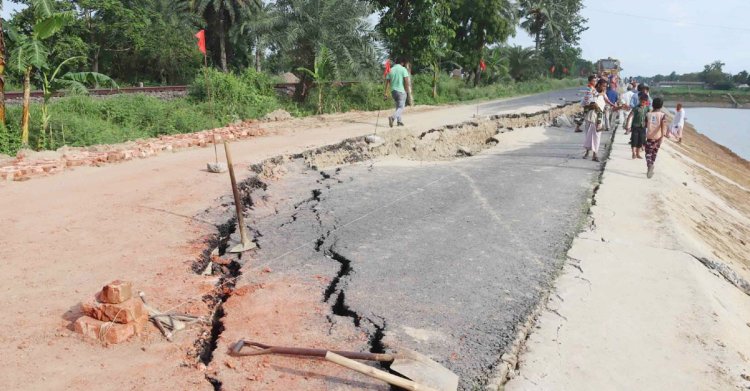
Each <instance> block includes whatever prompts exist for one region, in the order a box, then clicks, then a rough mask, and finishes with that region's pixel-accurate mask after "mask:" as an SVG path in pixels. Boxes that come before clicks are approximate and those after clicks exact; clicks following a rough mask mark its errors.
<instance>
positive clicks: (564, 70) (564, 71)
mask: <svg viewBox="0 0 750 391" xmlns="http://www.w3.org/2000/svg"><path fill="white" fill-rule="evenodd" d="M563 73H564V74H566V75H567V74H568V67H565V68H563Z"/></svg>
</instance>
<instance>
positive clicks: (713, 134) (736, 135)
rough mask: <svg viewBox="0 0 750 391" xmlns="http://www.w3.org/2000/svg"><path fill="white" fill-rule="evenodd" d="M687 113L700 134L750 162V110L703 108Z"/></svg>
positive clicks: (690, 121)
mask: <svg viewBox="0 0 750 391" xmlns="http://www.w3.org/2000/svg"><path fill="white" fill-rule="evenodd" d="M686 112H687V122H689V123H690V124H692V125H693V126H694V127H695V129H696V130H698V132H700V133H703V134H704V135H706V136H708V137H709V138H711V139H712V140H714V141H715V142H717V143H719V144H721V145H723V146H725V147H727V148H729V149H731V150H732V151H733V152H734V153H736V154H737V155H739V156H740V157H742V158H743V159H746V160H750V110H743V109H720V108H704V107H701V108H690V109H687V110H686Z"/></svg>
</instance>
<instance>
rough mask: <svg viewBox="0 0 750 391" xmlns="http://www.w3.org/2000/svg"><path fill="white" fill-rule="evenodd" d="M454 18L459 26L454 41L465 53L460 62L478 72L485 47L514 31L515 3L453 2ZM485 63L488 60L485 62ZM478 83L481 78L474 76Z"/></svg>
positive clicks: (505, 0) (500, 0) (488, 0)
mask: <svg viewBox="0 0 750 391" xmlns="http://www.w3.org/2000/svg"><path fill="white" fill-rule="evenodd" d="M452 7H453V11H452V12H451V17H452V18H453V20H454V23H455V24H456V26H457V29H456V38H455V40H454V43H453V47H454V49H455V50H457V51H459V52H460V53H462V58H461V61H460V62H461V64H462V65H463V67H464V68H466V69H473V70H475V71H477V72H478V71H479V61H480V60H481V59H483V58H484V57H485V47H486V46H493V45H496V44H500V43H503V42H505V41H506V40H507V39H508V37H510V36H511V35H512V34H513V33H514V32H515V26H516V12H515V11H516V10H515V3H512V2H510V1H508V0H460V1H454V2H453V4H452ZM485 63H486V61H485ZM474 80H475V84H476V83H477V82H478V81H479V80H478V79H477V78H475V79H474Z"/></svg>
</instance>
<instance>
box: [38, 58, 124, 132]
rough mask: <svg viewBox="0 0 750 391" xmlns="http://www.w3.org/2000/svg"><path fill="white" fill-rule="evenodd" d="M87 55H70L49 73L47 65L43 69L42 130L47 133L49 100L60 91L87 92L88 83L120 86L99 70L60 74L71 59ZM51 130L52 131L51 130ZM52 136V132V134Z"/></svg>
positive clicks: (112, 86)
mask: <svg viewBox="0 0 750 391" xmlns="http://www.w3.org/2000/svg"><path fill="white" fill-rule="evenodd" d="M85 59H86V57H83V56H78V57H70V58H68V59H66V60H64V61H63V62H61V63H60V64H59V65H58V66H57V68H55V70H54V71H53V72H52V73H51V74H49V73H48V72H47V70H46V67H45V68H43V69H42V93H43V100H42V129H41V132H42V133H43V134H46V133H47V132H48V131H50V130H49V121H50V119H51V115H50V114H49V101H50V99H51V98H52V96H54V95H55V93H57V92H58V91H61V90H68V91H70V92H72V93H74V94H86V93H87V92H88V88H87V85H93V86H102V85H106V86H109V87H110V88H119V87H118V86H117V83H115V81H114V80H112V79H111V78H110V77H109V76H107V75H105V74H102V73H98V72H67V73H65V74H62V75H60V71H61V70H62V68H63V66H64V65H65V64H67V63H69V62H71V61H76V60H85ZM50 132H51V131H50ZM50 136H51V134H50Z"/></svg>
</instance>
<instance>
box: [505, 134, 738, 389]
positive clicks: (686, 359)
mask: <svg viewBox="0 0 750 391" xmlns="http://www.w3.org/2000/svg"><path fill="white" fill-rule="evenodd" d="M655 167H656V174H655V176H654V177H653V178H652V179H647V178H646V175H645V172H646V165H645V163H644V162H643V160H638V159H636V160H633V159H631V156H630V149H629V147H628V145H627V136H625V135H624V134H618V135H617V136H616V138H615V143H614V146H613V150H612V153H611V155H610V160H609V161H608V164H607V167H606V170H605V172H604V175H603V178H602V184H601V186H600V188H599V191H598V192H597V194H596V200H595V206H593V207H592V213H591V216H590V218H591V224H590V227H591V228H590V229H589V230H586V231H584V232H582V233H581V234H580V235H578V237H577V238H576V239H575V241H574V243H573V246H572V247H571V249H570V251H569V252H568V258H569V262H568V265H567V266H566V267H565V269H564V272H563V275H562V276H561V277H560V279H559V280H558V281H557V283H556V288H555V292H553V294H551V295H550V299H549V301H548V303H547V309H546V310H544V311H543V313H542V315H541V316H540V317H539V318H538V320H537V324H536V326H537V327H536V329H535V330H534V332H533V333H532V334H531V336H530V337H529V338H528V339H527V341H526V343H525V350H524V352H523V353H522V355H521V357H520V360H519V366H518V368H517V370H516V371H515V372H511V373H510V376H511V377H513V379H512V380H511V381H510V382H509V383H508V384H507V385H506V390H514V391H516V390H539V389H557V390H580V389H632V388H638V389H650V390H660V389H680V390H706V389H745V388H747V387H748V386H750V377H748V376H749V374H748V372H747V371H748V368H750V357H749V356H748V354H747V352H748V351H750V339H748V338H747V333H748V331H750V290H749V289H748V281H750V245H749V244H748V243H747V238H748V237H750V165H749V163H748V162H747V161H745V160H743V159H741V158H739V157H738V156H736V155H735V154H733V153H731V151H728V150H727V149H726V148H724V147H722V146H721V145H718V144H716V143H714V142H713V141H711V140H710V139H708V138H707V137H705V136H703V135H701V134H699V133H697V132H696V131H695V129H693V128H691V127H688V128H687V129H686V131H685V139H684V141H683V143H682V144H676V143H673V142H672V141H665V142H664V143H663V145H662V148H661V151H660V152H659V156H658V158H657V161H656V165H655Z"/></svg>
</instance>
